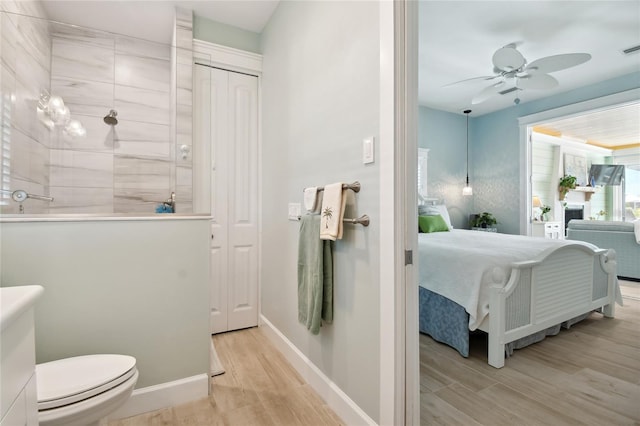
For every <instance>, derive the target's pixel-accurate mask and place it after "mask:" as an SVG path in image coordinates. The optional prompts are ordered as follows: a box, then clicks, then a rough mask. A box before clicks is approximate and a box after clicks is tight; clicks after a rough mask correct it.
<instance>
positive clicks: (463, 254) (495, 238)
mask: <svg viewBox="0 0 640 426" xmlns="http://www.w3.org/2000/svg"><path fill="white" fill-rule="evenodd" d="M572 243H576V241H566V240H552V239H546V238H534V237H526V236H521V235H508V234H497V233H492V232H482V231H468V230H460V229H454V230H452V231H450V232H434V233H428V234H418V252H419V256H420V257H419V261H420V271H419V284H420V286H421V287H424V288H426V289H428V290H430V291H432V292H434V293H437V294H439V295H441V296H444V297H446V298H447V299H449V300H452V301H453V302H455V303H457V304H458V305H460V306H462V307H463V308H464V309H465V311H466V312H467V313H468V314H469V330H475V329H476V328H478V326H479V325H480V323H481V322H482V320H484V318H485V317H486V316H487V314H488V313H489V287H490V286H491V285H492V284H494V283H500V284H506V282H507V280H508V279H509V273H510V272H509V271H510V269H511V264H512V263H513V262H520V261H525V260H531V259H533V258H535V257H536V256H538V255H539V254H540V253H542V252H543V251H544V250H546V249H549V248H552V247H557V246H560V245H566V244H572ZM584 244H585V245H588V246H590V247H592V248H595V246H593V245H591V244H589V243H584Z"/></svg>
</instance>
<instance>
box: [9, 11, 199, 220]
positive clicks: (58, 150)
mask: <svg viewBox="0 0 640 426" xmlns="http://www.w3.org/2000/svg"><path fill="white" fill-rule="evenodd" d="M0 8H1V9H0V10H2V11H6V12H7V13H2V15H1V16H0V33H1V34H2V40H1V41H0V57H1V58H2V61H1V62H0V88H1V90H2V98H0V99H2V101H1V103H0V108H2V109H3V111H5V110H6V109H7V108H9V109H10V112H11V116H10V118H9V119H6V120H4V121H0V125H1V126H3V128H2V131H3V132H4V133H8V134H10V135H11V138H10V140H11V151H10V152H9V151H6V150H4V149H3V150H2V152H5V151H6V152H7V153H6V156H9V155H10V156H11V163H10V166H11V176H10V178H11V186H12V188H13V189H15V188H18V187H19V188H20V189H25V190H27V191H29V192H33V193H37V194H44V195H51V196H52V197H54V202H52V203H45V202H39V201H38V202H36V201H31V200H28V201H27V203H29V204H30V205H29V206H27V205H26V204H25V209H26V212H27V213H47V212H50V213H131V212H135V213H153V212H154V211H155V206H156V205H157V204H158V203H159V202H162V201H164V200H166V199H167V198H168V197H169V196H170V194H171V192H176V195H177V211H178V212H183V213H188V212H191V211H192V210H193V207H192V198H193V196H192V191H193V185H192V159H191V149H192V148H191V146H192V128H191V127H192V125H191V120H192V100H191V99H192V81H191V80H192V77H191V72H192V71H191V69H192V60H193V54H192V40H193V36H192V34H193V31H192V27H193V24H192V12H191V11H190V10H184V9H177V10H176V21H175V28H174V33H175V43H174V46H170V45H163V44H159V43H153V42H148V41H143V40H140V39H135V38H131V37H125V36H119V35H113V34H108V33H103V32H100V31H94V30H91V29H83V28H77V27H70V26H65V25H61V24H55V23H49V22H47V21H46V20H45V19H33V18H28V17H26V16H19V15H16V14H14V13H20V14H24V15H31V16H40V17H44V14H43V12H42V11H41V10H39V9H38V3H37V2H33V1H12V0H2V1H1V2H0ZM34 82H35V84H34ZM42 89H44V90H46V91H47V92H49V93H51V94H54V95H58V96H60V97H62V98H63V99H64V101H65V104H66V105H67V106H68V107H69V109H70V111H71V118H73V119H77V120H79V121H80V122H81V123H82V124H83V125H84V127H85V128H86V131H87V132H86V135H85V136H83V137H72V136H70V135H68V134H67V133H65V132H63V131H62V130H61V129H59V128H55V129H53V130H49V129H47V128H46V127H45V126H43V125H42V124H41V123H40V122H39V121H38V120H37V119H36V117H35V103H36V101H37V99H38V97H39V94H40V91H41V90H42ZM5 98H6V99H13V101H12V102H9V103H8V102H5ZM111 109H115V110H116V111H117V113H118V115H117V119H118V124H117V125H116V126H109V125H107V124H105V123H104V121H103V118H104V116H105V115H107V114H108V113H109V111H110V110H111ZM3 117H4V115H3ZM181 146H185V147H187V151H188V154H187V155H186V156H185V158H183V156H182V155H181V154H180V147H181ZM0 148H4V147H0ZM3 201H4V202H5V203H8V204H7V205H2V202H3ZM0 212H2V213H14V212H17V205H15V203H12V202H10V201H8V200H7V198H6V197H5V198H4V199H2V198H0Z"/></svg>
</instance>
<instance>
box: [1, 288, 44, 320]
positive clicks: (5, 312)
mask: <svg viewBox="0 0 640 426" xmlns="http://www.w3.org/2000/svg"><path fill="white" fill-rule="evenodd" d="M43 291H44V288H43V287H42V286H39V285H25V286H18V287H0V330H4V329H5V328H7V326H9V325H10V324H11V323H12V322H13V321H14V320H15V319H16V318H18V317H19V316H20V314H22V313H23V312H24V311H26V310H27V309H29V308H30V307H31V306H32V305H33V304H34V303H35V301H36V299H37V298H38V297H40V295H41V294H42V292H43Z"/></svg>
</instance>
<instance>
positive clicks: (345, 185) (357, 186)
mask: <svg viewBox="0 0 640 426" xmlns="http://www.w3.org/2000/svg"><path fill="white" fill-rule="evenodd" d="M342 189H351V190H352V191H353V192H360V182H358V181H355V182H353V183H343V184H342ZM318 191H324V186H319V187H318Z"/></svg>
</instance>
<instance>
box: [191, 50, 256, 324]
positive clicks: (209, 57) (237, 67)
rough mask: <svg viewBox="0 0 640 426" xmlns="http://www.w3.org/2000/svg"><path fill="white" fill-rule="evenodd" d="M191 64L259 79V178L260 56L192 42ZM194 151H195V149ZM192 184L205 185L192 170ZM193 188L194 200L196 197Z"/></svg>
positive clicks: (201, 175)
mask: <svg viewBox="0 0 640 426" xmlns="http://www.w3.org/2000/svg"><path fill="white" fill-rule="evenodd" d="M193 62H194V64H195V63H199V64H202V65H207V66H210V67H215V68H220V69H223V70H227V71H234V72H239V73H244V74H250V75H255V76H256V77H257V78H258V153H257V155H258V170H257V174H258V176H261V175H262V55H260V54H258V53H253V52H247V51H244V50H239V49H234V48H232V47H227V46H222V45H219V44H215V43H210V42H207V41H202V40H197V39H194V40H193ZM194 149H195V147H194ZM193 181H194V183H195V182H203V181H207V182H209V181H208V180H207V178H206V176H205V175H204V171H203V170H202V169H200V170H198V169H196V168H195V167H194V170H193ZM257 190H258V223H257V225H258V239H257V243H256V244H257V245H256V247H257V248H258V270H261V269H262V252H261V249H260V248H261V247H262V243H261V241H262V214H261V212H262V181H261V180H260V179H258V188H257ZM196 195H197V194H196V191H195V187H194V198H195V197H196ZM257 279H258V303H257V308H258V324H259V325H260V321H261V315H260V312H261V311H262V309H261V302H260V301H261V299H262V298H261V291H262V282H261V277H260V274H258V278H257Z"/></svg>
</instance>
